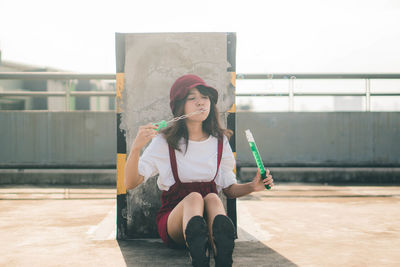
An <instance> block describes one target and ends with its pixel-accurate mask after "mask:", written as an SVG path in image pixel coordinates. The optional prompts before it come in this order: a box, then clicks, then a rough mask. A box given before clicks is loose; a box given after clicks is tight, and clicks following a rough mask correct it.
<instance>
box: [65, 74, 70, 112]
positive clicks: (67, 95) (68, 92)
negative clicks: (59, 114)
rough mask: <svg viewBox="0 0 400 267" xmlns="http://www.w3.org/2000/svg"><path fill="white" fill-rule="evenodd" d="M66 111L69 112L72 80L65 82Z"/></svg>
mask: <svg viewBox="0 0 400 267" xmlns="http://www.w3.org/2000/svg"><path fill="white" fill-rule="evenodd" d="M65 87H66V90H65V111H69V101H70V99H69V98H70V87H71V80H67V81H66V82H65Z"/></svg>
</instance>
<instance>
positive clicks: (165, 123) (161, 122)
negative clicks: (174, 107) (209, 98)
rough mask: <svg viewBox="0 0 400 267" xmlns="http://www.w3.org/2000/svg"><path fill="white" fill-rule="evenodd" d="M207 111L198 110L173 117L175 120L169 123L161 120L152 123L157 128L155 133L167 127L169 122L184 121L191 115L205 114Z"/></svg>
mask: <svg viewBox="0 0 400 267" xmlns="http://www.w3.org/2000/svg"><path fill="white" fill-rule="evenodd" d="M207 110H208V109H201V110H198V111H195V112H191V113H188V114H185V115H182V116H179V117H175V118H173V119H172V120H169V121H165V120H162V121H159V122H156V123H153V125H155V126H158V128H157V129H156V131H157V132H158V131H159V130H161V129H162V128H165V127H167V125H168V124H169V123H171V122H175V121H179V120H183V119H186V118H188V117H191V116H193V115H197V114H200V113H203V112H206V111H207Z"/></svg>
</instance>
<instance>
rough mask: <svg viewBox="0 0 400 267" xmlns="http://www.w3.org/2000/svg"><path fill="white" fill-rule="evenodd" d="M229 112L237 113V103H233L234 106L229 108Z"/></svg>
mask: <svg viewBox="0 0 400 267" xmlns="http://www.w3.org/2000/svg"><path fill="white" fill-rule="evenodd" d="M228 112H229V113H235V112H236V105H235V104H232V107H231V109H230V110H228Z"/></svg>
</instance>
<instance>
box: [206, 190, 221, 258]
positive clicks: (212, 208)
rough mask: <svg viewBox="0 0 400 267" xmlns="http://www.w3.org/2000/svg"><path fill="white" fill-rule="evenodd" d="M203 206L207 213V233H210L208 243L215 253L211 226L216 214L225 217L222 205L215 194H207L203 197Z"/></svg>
mask: <svg viewBox="0 0 400 267" xmlns="http://www.w3.org/2000/svg"><path fill="white" fill-rule="evenodd" d="M204 204H205V209H206V212H207V224H208V231H209V233H210V241H211V244H212V247H213V250H214V252H215V245H214V242H213V238H212V236H213V233H212V224H213V221H214V218H215V216H217V215H218V214H222V215H226V212H225V208H224V205H223V204H222V201H221V199H220V198H219V196H218V195H217V194H215V193H209V194H208V195H207V196H205V197H204Z"/></svg>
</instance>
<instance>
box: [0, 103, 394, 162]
mask: <svg viewBox="0 0 400 267" xmlns="http://www.w3.org/2000/svg"><path fill="white" fill-rule="evenodd" d="M236 116H237V125H236V127H237V129H236V148H237V151H238V153H237V163H238V165H240V166H254V160H253V157H252V154H251V152H250V148H249V147H248V144H247V141H246V137H245V135H244V130H245V129H251V131H252V132H253V135H254V137H255V139H256V142H257V145H258V147H259V150H260V152H261V154H262V158H263V160H264V162H266V163H267V164H268V166H273V167H296V166H304V167H313V166H315V167H324V166H325V167H400V145H399V143H400V113H399V112H369V113H367V112H360V113H358V112H343V113H247V112H239V113H237V114H236ZM115 158H116V119H115V113H114V112H23V111H0V167H3V168H5V167H8V168H13V167H35V168H40V167H42V168H44V167H74V168H77V167H79V168H94V167H108V168H114V167H115V164H116V162H115Z"/></svg>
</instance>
